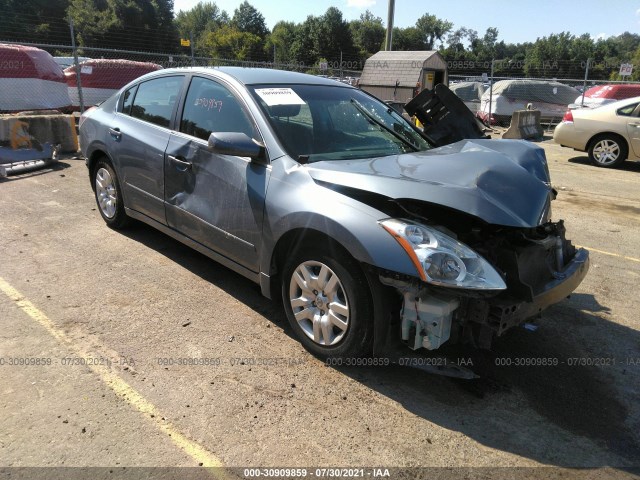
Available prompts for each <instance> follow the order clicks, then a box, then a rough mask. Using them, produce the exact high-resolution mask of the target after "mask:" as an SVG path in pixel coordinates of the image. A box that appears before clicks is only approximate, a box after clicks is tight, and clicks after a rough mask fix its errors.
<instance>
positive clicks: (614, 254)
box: [576, 245, 640, 263]
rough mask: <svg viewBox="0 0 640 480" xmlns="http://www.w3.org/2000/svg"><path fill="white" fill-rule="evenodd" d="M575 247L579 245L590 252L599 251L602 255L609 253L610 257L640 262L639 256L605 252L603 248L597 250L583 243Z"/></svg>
mask: <svg viewBox="0 0 640 480" xmlns="http://www.w3.org/2000/svg"><path fill="white" fill-rule="evenodd" d="M576 247H579V248H586V249H587V250H589V251H590V252H596V253H601V254H603V255H609V256H611V257H618V258H624V259H625V260H631V261H632V262H638V263H640V258H633V257H625V256H624V255H620V254H618V253H611V252H605V251H604V250H598V249H597V248H591V247H585V246H584V245H576Z"/></svg>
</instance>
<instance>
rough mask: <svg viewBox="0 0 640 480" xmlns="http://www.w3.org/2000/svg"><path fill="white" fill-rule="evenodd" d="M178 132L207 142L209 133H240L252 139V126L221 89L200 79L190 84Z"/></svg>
mask: <svg viewBox="0 0 640 480" xmlns="http://www.w3.org/2000/svg"><path fill="white" fill-rule="evenodd" d="M180 131H181V132H182V133H186V134H187V135H192V136H194V137H198V138H201V139H202V140H208V139H209V135H211V133H212V132H242V133H246V134H247V135H248V136H249V137H250V138H256V137H257V135H256V131H255V128H254V126H253V122H252V121H251V120H250V119H249V115H248V114H247V113H246V112H245V110H244V108H243V107H242V105H241V104H240V102H239V101H238V99H237V98H236V97H235V96H234V95H233V94H232V93H231V92H230V91H229V89H227V88H226V87H225V86H223V85H221V84H219V83H218V82H214V81H213V80H209V79H206V78H202V77H194V78H193V79H192V80H191V85H190V86H189V91H188V93H187V98H186V100H185V104H184V110H183V112H182V119H181V121H180Z"/></svg>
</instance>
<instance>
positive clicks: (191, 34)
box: [189, 32, 196, 67]
mask: <svg viewBox="0 0 640 480" xmlns="http://www.w3.org/2000/svg"><path fill="white" fill-rule="evenodd" d="M189 45H191V66H192V67H195V66H196V58H195V56H194V54H193V32H191V33H189Z"/></svg>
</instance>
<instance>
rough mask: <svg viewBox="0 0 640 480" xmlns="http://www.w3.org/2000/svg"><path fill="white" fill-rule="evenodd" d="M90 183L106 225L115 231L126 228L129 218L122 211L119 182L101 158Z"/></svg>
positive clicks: (114, 173)
mask: <svg viewBox="0 0 640 480" xmlns="http://www.w3.org/2000/svg"><path fill="white" fill-rule="evenodd" d="M91 181H92V182H93V187H94V191H95V197H96V203H97V204H98V211H99V212H100V215H101V216H102V218H103V220H104V221H105V222H106V224H107V225H108V226H109V227H111V228H114V229H116V230H118V229H121V228H124V227H126V226H127V225H128V224H129V222H130V218H129V217H128V216H127V214H126V213H125V210H124V202H123V200H122V190H121V189H120V182H119V181H118V176H117V175H116V172H115V170H114V169H113V166H112V165H111V163H109V161H108V160H107V159H106V158H101V159H100V160H98V162H97V163H96V165H95V167H94V168H93V175H92V179H91Z"/></svg>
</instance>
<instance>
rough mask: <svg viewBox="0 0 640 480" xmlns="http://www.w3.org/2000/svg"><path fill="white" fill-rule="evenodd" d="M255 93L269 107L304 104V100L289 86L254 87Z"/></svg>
mask: <svg viewBox="0 0 640 480" xmlns="http://www.w3.org/2000/svg"><path fill="white" fill-rule="evenodd" d="M256 93H257V94H258V95H260V98H262V99H263V100H264V101H265V103H266V104H267V105H268V106H270V107H272V106H274V105H306V103H305V101H304V100H302V99H301V98H300V97H299V96H298V94H297V93H296V92H294V91H293V90H292V89H290V88H256Z"/></svg>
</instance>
